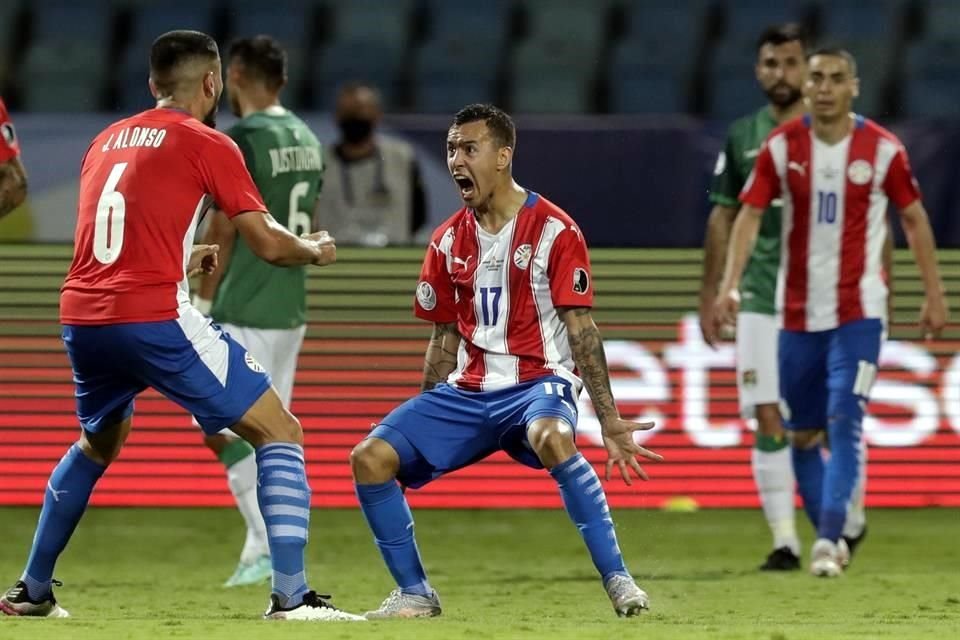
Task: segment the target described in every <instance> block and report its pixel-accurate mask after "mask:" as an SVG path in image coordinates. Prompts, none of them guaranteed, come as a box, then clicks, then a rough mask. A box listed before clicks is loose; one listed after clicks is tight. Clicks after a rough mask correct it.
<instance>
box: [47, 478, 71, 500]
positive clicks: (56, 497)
mask: <svg viewBox="0 0 960 640" xmlns="http://www.w3.org/2000/svg"><path fill="white" fill-rule="evenodd" d="M47 490H48V491H50V493H52V494H53V501H54V502H60V496H62V495H63V494H65V493H70V492H69V491H68V490H67V489H61V490H60V491H57V490H56V489H54V488H53V485H52V484H50V483H49V482H47Z"/></svg>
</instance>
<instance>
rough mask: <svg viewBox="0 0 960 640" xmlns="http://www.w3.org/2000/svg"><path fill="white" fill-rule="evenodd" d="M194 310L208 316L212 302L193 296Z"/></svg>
mask: <svg viewBox="0 0 960 640" xmlns="http://www.w3.org/2000/svg"><path fill="white" fill-rule="evenodd" d="M193 306H194V308H195V309H196V310H197V311H199V312H200V313H202V314H203V315H205V316H209V315H210V308H211V307H212V306H213V300H207V299H206V298H201V297H200V296H199V295H195V296H193Z"/></svg>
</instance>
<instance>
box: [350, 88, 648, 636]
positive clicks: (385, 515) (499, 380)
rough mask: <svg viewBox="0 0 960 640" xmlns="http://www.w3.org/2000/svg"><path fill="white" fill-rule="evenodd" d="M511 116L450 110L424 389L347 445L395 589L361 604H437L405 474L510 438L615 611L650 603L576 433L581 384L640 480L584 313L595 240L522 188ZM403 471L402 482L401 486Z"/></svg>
mask: <svg viewBox="0 0 960 640" xmlns="http://www.w3.org/2000/svg"><path fill="white" fill-rule="evenodd" d="M515 148H516V130H515V128H514V125H513V121H512V120H511V119H510V117H509V116H508V115H507V114H506V113H504V112H503V111H501V110H500V109H497V108H496V107H493V106H490V105H470V106H467V107H465V108H464V109H462V110H461V111H460V112H458V113H457V114H456V116H455V117H454V120H453V124H452V125H451V127H450V129H449V131H448V133H447V166H448V168H449V170H450V173H451V175H452V176H453V179H454V181H455V182H456V184H457V186H458V188H459V190H460V196H461V198H462V199H463V202H464V205H465V206H464V208H462V209H460V210H459V211H458V212H457V213H455V214H454V215H453V216H452V217H451V218H450V219H448V220H447V221H446V222H444V223H443V224H442V225H440V227H438V228H437V229H436V231H435V232H434V234H433V236H432V239H431V242H430V246H429V248H428V249H427V254H426V257H425V259H424V262H423V268H422V271H421V275H420V282H419V284H418V285H417V290H416V301H415V307H414V308H415V313H416V315H417V316H418V317H420V318H422V319H424V320H427V321H429V322H432V323H433V336H432V337H431V339H430V343H429V346H428V347H427V353H426V361H425V364H424V379H423V387H422V389H423V391H422V393H421V394H420V395H418V396H416V397H414V398H413V399H411V400H408V401H407V402H405V403H404V404H402V405H400V406H399V407H398V408H396V409H394V410H393V412H391V413H390V414H389V415H388V416H387V417H386V418H384V419H383V420H382V421H381V422H380V424H379V425H378V426H376V427H375V428H374V429H373V431H372V432H371V433H370V435H369V436H368V437H367V438H366V439H365V440H363V441H362V442H361V443H360V444H358V445H357V446H356V448H354V450H353V453H352V455H351V465H352V468H353V477H354V480H355V483H356V490H357V496H358V498H359V500H360V506H361V508H362V510H363V513H364V516H365V517H366V519H367V522H368V524H369V525H370V528H371V530H372V532H373V535H374V539H375V541H376V544H377V546H378V547H379V549H380V552H381V554H382V555H383V559H384V561H385V563H386V565H387V567H388V569H389V570H390V573H391V574H392V575H393V578H394V579H395V580H396V583H397V588H396V589H395V590H394V591H393V592H391V594H390V595H389V596H388V597H387V599H386V600H384V602H383V604H382V605H381V606H380V608H379V609H377V610H376V611H371V612H369V613H368V614H367V617H368V618H396V617H400V618H405V617H421V616H435V615H439V614H440V600H439V598H438V597H437V594H436V592H435V591H434V590H433V589H432V587H431V586H430V583H429V581H428V580H427V576H426V573H425V572H424V568H423V565H422V563H421V561H420V554H419V551H418V549H417V544H416V541H415V540H414V535H413V517H412V515H411V513H410V509H409V507H408V505H407V501H406V499H405V498H404V495H403V490H402V488H401V487H405V488H411V489H417V488H419V487H422V486H424V485H425V484H427V483H428V482H430V481H432V480H434V479H436V478H438V477H440V476H442V475H444V474H447V473H450V472H451V471H455V470H457V469H460V468H462V467H465V466H468V465H471V464H473V463H474V462H477V461H479V460H481V459H483V458H485V457H487V456H489V455H490V454H492V453H494V452H496V451H501V450H503V451H506V452H507V453H508V454H509V455H510V456H511V457H513V458H514V459H516V460H517V461H519V462H521V463H523V464H526V465H528V466H531V467H533V468H544V467H546V468H547V469H548V470H549V472H550V475H551V476H553V478H554V480H556V482H557V485H558V487H559V489H560V493H561V495H562V497H563V501H564V504H565V505H566V508H567V512H568V514H569V515H570V518H571V520H573V522H574V523H575V524H576V526H577V528H578V529H579V531H580V533H581V535H582V536H583V539H584V541H585V542H586V545H587V549H588V550H589V552H590V555H591V558H592V559H593V563H594V565H595V566H596V568H597V571H598V572H599V573H600V576H601V579H602V581H603V585H604V587H605V589H606V591H607V595H608V596H609V597H610V601H611V602H612V604H613V607H614V610H615V611H616V612H617V614H618V615H621V616H633V615H637V614H639V613H640V612H641V611H642V610H644V609H646V608H647V607H648V601H647V594H646V593H644V592H643V591H642V590H641V589H640V588H639V587H638V586H637V585H636V583H635V582H634V580H633V578H632V577H631V576H630V574H629V573H628V571H627V568H626V565H625V564H624V561H623V558H622V556H621V554H620V548H619V546H618V544H617V540H616V534H615V532H614V528H613V521H612V519H611V516H610V510H609V508H608V507H607V502H606V498H605V496H604V491H603V488H602V486H601V484H600V479H599V478H598V477H597V475H596V473H595V472H594V470H593V467H592V466H591V465H590V463H588V462H587V460H586V459H585V458H584V457H583V455H581V454H580V453H579V452H578V451H577V447H576V444H575V442H574V433H575V427H576V424H577V408H576V404H577V398H578V397H579V394H580V390H581V388H582V386H583V385H586V388H587V390H588V391H589V393H590V397H591V398H592V399H593V404H594V407H595V409H596V412H597V416H598V418H599V419H600V424H601V426H602V428H603V441H604V444H605V445H606V448H607V454H608V458H607V464H606V472H607V478H608V479H609V477H610V473H611V471H612V470H613V468H614V467H616V468H618V469H619V472H620V474H621V476H622V477H623V480H624V481H625V482H626V483H627V484H631V483H632V480H631V475H630V474H631V471H632V472H633V473H635V474H637V475H638V476H639V477H641V478H644V479H646V477H647V476H646V474H645V473H644V471H643V469H642V468H641V467H640V464H639V463H638V461H637V456H642V457H645V458H649V459H652V460H660V459H661V457H660V456H659V455H657V454H655V453H653V452H650V451H648V450H646V449H644V448H642V447H640V446H638V445H637V444H636V443H635V442H634V439H633V432H634V431H637V430H638V429H649V428H651V427H652V426H653V424H652V423H643V424H640V423H636V422H630V421H628V420H624V419H622V418H621V417H620V414H619V412H618V411H617V407H616V404H615V402H614V399H613V395H612V393H611V390H610V380H609V374H608V371H607V363H606V359H605V356H604V351H603V342H602V341H601V338H600V333H599V331H598V330H597V326H596V324H594V322H593V319H592V317H591V314H590V309H591V307H592V305H593V285H592V282H591V277H590V261H589V257H588V254H587V246H586V243H585V242H584V239H583V235H582V234H581V233H580V229H579V228H578V227H577V225H576V224H575V223H574V222H573V220H571V218H570V217H569V216H568V215H567V214H566V213H564V212H563V211H562V210H561V209H560V208H558V207H557V206H556V205H554V204H553V203H551V202H549V201H548V200H547V199H546V198H544V197H543V196H540V195H538V194H536V193H534V192H532V191H528V190H526V189H524V188H523V187H521V186H519V185H518V184H517V183H516V182H515V181H514V179H513V175H512V161H513V153H514V149H515ZM398 481H399V484H398Z"/></svg>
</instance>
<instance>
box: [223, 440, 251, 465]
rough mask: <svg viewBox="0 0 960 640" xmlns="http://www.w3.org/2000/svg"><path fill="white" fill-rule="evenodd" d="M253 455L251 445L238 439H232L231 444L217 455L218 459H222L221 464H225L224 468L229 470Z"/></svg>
mask: <svg viewBox="0 0 960 640" xmlns="http://www.w3.org/2000/svg"><path fill="white" fill-rule="evenodd" d="M252 454H253V447H252V446H250V443H249V442H247V441H246V440H241V439H240V438H236V439H231V440H230V442H229V443H227V446H225V447H224V448H223V451H221V452H220V453H218V454H217V458H219V459H220V462H222V463H223V466H225V467H227V468H228V469H229V468H230V467H232V466H233V465H235V464H237V463H238V462H240V461H241V460H243V459H244V458H246V457H247V456H249V455H252Z"/></svg>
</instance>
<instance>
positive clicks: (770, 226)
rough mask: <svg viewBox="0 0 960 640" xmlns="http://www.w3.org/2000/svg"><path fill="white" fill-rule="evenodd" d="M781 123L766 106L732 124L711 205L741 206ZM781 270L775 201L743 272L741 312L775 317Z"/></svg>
mask: <svg viewBox="0 0 960 640" xmlns="http://www.w3.org/2000/svg"><path fill="white" fill-rule="evenodd" d="M776 127H777V121H776V120H774V119H773V116H772V115H771V114H770V109H769V108H767V107H764V108H763V109H760V110H759V111H757V112H756V113H754V114H752V115H749V116H746V117H744V118H740V119H739V120H737V121H735V122H734V123H733V124H732V125H730V129H729V130H728V131H727V142H726V145H725V146H724V148H723V151H721V152H720V156H719V157H718V158H717V166H716V168H715V169H714V172H713V187H712V188H711V189H710V202H712V203H714V204H719V205H723V206H726V207H739V206H740V203H739V201H738V199H737V197H738V196H739V195H740V190H741V189H743V185H744V183H746V181H747V178H748V177H749V176H750V172H751V171H753V163H754V162H755V161H756V159H757V154H758V153H759V152H760V146H761V145H762V144H763V141H764V140H766V139H767V136H768V135H770V132H771V131H773V130H774V129H775V128H776ZM779 269H780V200H779V199H777V200H774V204H773V205H771V206H770V208H769V209H767V210H766V212H764V214H763V219H762V220H761V222H760V232H759V234H758V235H757V243H756V245H754V248H753V253H752V254H751V255H750V260H749V262H747V266H746V268H745V269H744V272H743V279H742V280H741V284H740V296H741V302H740V310H741V311H752V312H754V313H766V314H773V313H774V312H775V298H776V291H777V271H778V270H779Z"/></svg>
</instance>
